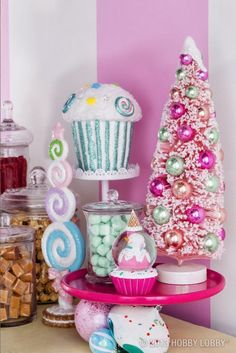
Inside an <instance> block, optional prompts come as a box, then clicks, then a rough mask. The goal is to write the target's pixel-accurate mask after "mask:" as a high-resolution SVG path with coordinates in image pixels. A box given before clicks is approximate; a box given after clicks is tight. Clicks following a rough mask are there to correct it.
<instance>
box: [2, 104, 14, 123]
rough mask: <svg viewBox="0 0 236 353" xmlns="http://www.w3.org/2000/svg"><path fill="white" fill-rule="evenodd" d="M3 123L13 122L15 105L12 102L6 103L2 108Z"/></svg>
mask: <svg viewBox="0 0 236 353" xmlns="http://www.w3.org/2000/svg"><path fill="white" fill-rule="evenodd" d="M2 112H3V122H8V123H10V122H13V103H12V102H11V101H4V102H3V106H2Z"/></svg>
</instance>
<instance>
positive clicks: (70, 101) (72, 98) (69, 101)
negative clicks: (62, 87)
mask: <svg viewBox="0 0 236 353" xmlns="http://www.w3.org/2000/svg"><path fill="white" fill-rule="evenodd" d="M75 99H76V94H75V93H72V94H71V95H70V97H69V98H68V99H67V101H66V102H65V104H64V107H63V109H62V112H63V113H66V112H68V110H69V109H70V108H71V106H72V104H73V103H74V101H75Z"/></svg>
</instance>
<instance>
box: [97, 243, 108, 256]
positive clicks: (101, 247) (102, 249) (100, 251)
mask: <svg viewBox="0 0 236 353" xmlns="http://www.w3.org/2000/svg"><path fill="white" fill-rule="evenodd" d="M109 250H110V249H109V247H108V246H107V245H99V246H98V247H97V253H98V254H99V255H100V256H105V255H106V254H107V253H108V251H109Z"/></svg>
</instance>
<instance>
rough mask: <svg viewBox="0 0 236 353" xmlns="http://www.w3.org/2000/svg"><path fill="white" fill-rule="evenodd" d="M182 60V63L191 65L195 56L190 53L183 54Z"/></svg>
mask: <svg viewBox="0 0 236 353" xmlns="http://www.w3.org/2000/svg"><path fill="white" fill-rule="evenodd" d="M180 62H181V64H182V65H190V64H191V63H192V62H193V58H192V56H191V55H190V54H181V55H180Z"/></svg>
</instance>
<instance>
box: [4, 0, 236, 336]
mask: <svg viewBox="0 0 236 353" xmlns="http://www.w3.org/2000/svg"><path fill="white" fill-rule="evenodd" d="M213 2H214V5H213ZM1 7H2V8H3V11H2V12H1V15H2V17H3V20H2V22H1V25H2V29H3V31H2V37H1V39H2V42H1V47H2V48H4V49H5V50H4V51H3V52H2V62H1V88H2V90H1V98H3V97H4V98H6V97H8V96H9V94H8V92H9V85H10V87H11V92H10V94H11V97H12V99H13V101H14V104H15V114H16V117H17V119H18V121H20V122H21V123H22V124H24V125H25V126H27V127H29V128H30V129H31V130H32V131H33V133H34V136H35V141H34V143H33V145H32V147H31V157H32V160H33V163H34V165H36V164H41V165H45V166H46V165H47V163H48V161H47V145H48V139H49V134H50V133H49V131H50V129H51V127H52V126H53V124H54V123H55V121H56V120H57V119H58V118H60V116H61V114H60V110H61V107H62V105H63V103H64V101H65V99H66V98H67V96H69V94H70V93H71V92H73V91H76V90H77V89H78V88H79V87H80V86H82V85H84V83H86V82H95V81H100V82H119V83H120V85H121V86H123V87H124V88H127V89H128V90H129V91H131V92H132V93H133V94H134V96H135V97H136V98H137V100H138V101H139V103H140V105H141V106H142V110H143V119H142V120H141V121H140V122H139V123H138V124H136V127H135V133H134V140H133V146H132V155H131V158H132V160H133V161H134V162H139V164H140V167H141V175H140V177H139V178H137V179H135V180H132V181H131V180H130V181H123V182H116V183H115V182H114V183H112V186H113V187H115V188H117V189H118V190H119V193H120V196H121V198H124V199H129V200H136V201H144V200H145V194H146V184H147V181H148V177H149V175H150V161H151V158H152V155H153V152H154V148H155V145H156V136H157V130H158V127H159V123H160V116H161V112H162V109H163V106H164V104H165V102H166V100H167V96H168V92H169V89H170V85H171V84H172V83H173V81H174V75H175V71H176V68H177V65H178V54H179V52H180V50H181V49H182V45H183V41H184V39H185V37H186V36H187V35H191V36H193V37H194V38H195V40H196V42H197V44H198V46H199V47H200V48H201V51H202V53H203V56H204V60H205V63H206V64H207V63H208V52H209V56H210V79H211V81H212V88H213V91H215V93H216V94H215V97H216V99H215V100H216V106H217V111H218V119H219V122H220V124H221V125H222V133H223V141H224V137H225V136H227V133H228V132H230V133H231V131H232V124H234V127H235V128H236V126H235V122H232V117H233V116H234V115H235V110H236V108H235V107H234V105H233V101H234V99H233V91H232V89H233V87H234V84H235V82H236V79H235V78H234V77H233V75H232V71H231V70H230V68H231V69H232V70H233V69H234V64H233V63H234V62H235V60H236V46H235V47H234V48H233V49H232V45H231V41H230V40H229V39H227V41H226V40H225V39H224V35H223V33H224V32H227V34H228V37H227V38H229V37H230V36H231V37H232V34H230V32H229V28H230V29H231V30H232V28H231V27H233V26H234V22H235V21H234V19H232V21H231V22H230V23H231V27H230V24H229V23H228V16H233V15H232V14H233V13H234V12H235V10H236V4H235V2H234V0H228V1H227V2H226V3H225V4H223V2H222V1H220V0H209V1H206V0H198V1H197V2H196V1H195V0H179V1H172V0H146V1H143V0H119V1H118V0H116V1H115V0H113V1H111V0H97V1H96V0H87V1H86V2H85V1H82V0H70V1H69V2H68V1H67V0H51V1H48V0H35V1H34V7H32V6H31V1H30V0H24V2H19V1H17V0H9V33H10V35H9V40H8V39H7V35H8V26H7V0H1ZM222 15H223V19H222ZM219 19H221V22H220V21H219ZM222 21H223V22H222ZM226 23H227V26H225V24H226ZM226 27H227V28H226ZM8 43H9V47H10V51H9V53H10V55H9V54H8V50H7V48H8ZM209 49H210V50H209ZM224 50H226V52H227V53H226V54H227V55H222V53H223V54H225V52H224ZM8 55H9V58H10V59H9V58H8ZM8 65H9V67H10V70H9V71H10V72H9V71H8ZM227 65H228V66H227ZM3 67H4V68H3ZM3 72H4V73H5V75H4V76H3ZM225 75H227V84H226V78H225ZM222 78H223V84H224V85H225V86H223V89H222V86H221V79H222ZM228 90H230V93H229V94H228ZM222 92H223V94H222ZM227 97H228V98H227ZM227 118H228V119H230V118H231V120H230V123H229V120H228V121H227ZM223 119H224V120H223ZM36 122H37V123H36ZM229 126H230V127H229ZM67 134H68V136H70V132H69V129H67ZM228 140H230V135H229V137H228V138H227V141H226V139H225V142H226V143H225V152H226V163H225V166H226V181H227V178H228V184H229V186H228V188H231V187H234V188H235V186H234V183H233V177H235V174H236V170H235V166H234V165H235V164H236V157H233V158H234V160H235V164H233V163H232V160H231V163H230V161H229V160H227V154H229V155H231V158H232V153H231V151H232V148H233V147H232V143H230V141H228ZM39 146H41V148H40V149H39V148H38V147H39ZM71 158H73V157H72V155H71ZM91 184H92V185H91ZM88 185H89V187H87V188H86V186H88ZM74 187H75V188H76V190H77V191H78V192H79V193H80V196H81V201H82V203H84V202H87V201H94V200H96V199H97V198H98V193H99V189H98V184H97V183H96V182H94V183H89V184H88V183H86V182H78V181H75V182H74ZM88 190H89V191H88ZM226 201H227V204H228V207H229V208H230V211H231V208H232V204H233V196H232V193H230V192H229V195H228V194H226ZM229 213H230V212H229ZM235 228H236V227H235V225H234V224H233V223H232V221H231V220H230V219H229V221H228V230H229V231H231V232H232V234H233V230H234V229H235ZM229 239H230V236H229ZM231 239H232V238H231ZM228 241H229V245H228V248H229V249H227V255H226V256H224V257H223V259H222V262H220V263H219V264H215V263H214V264H213V263H212V265H211V266H212V267H213V268H214V267H216V268H218V270H222V271H223V272H224V274H225V275H226V277H228V286H227V288H226V289H225V291H224V293H222V294H221V295H219V296H218V297H217V298H216V299H211V301H210V300H203V301H200V302H196V303H192V304H184V305H178V306H175V307H169V308H168V309H166V311H167V312H168V313H171V314H173V315H176V316H178V317H181V318H183V319H186V320H189V321H192V322H195V323H198V324H201V325H205V326H210V325H212V326H213V327H215V328H217V329H219V330H222V331H227V332H229V333H232V334H235V333H236V323H235V319H234V317H235V314H236V306H235V304H232V300H233V299H232V298H233V295H234V294H233V291H235V290H236V277H235V274H234V272H233V271H232V268H233V266H232V259H233V254H232V252H233V245H236V243H235V240H233V241H232V240H228ZM233 243H234V244H233ZM226 247H227V242H226ZM230 259H231V260H230ZM233 278H234V279H235V282H234V283H231V281H232V279H233ZM230 301H231V304H229V303H230ZM234 302H235V301H234ZM221 308H224V311H225V313H226V314H225V316H224V317H222V315H221V312H222V311H221Z"/></svg>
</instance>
